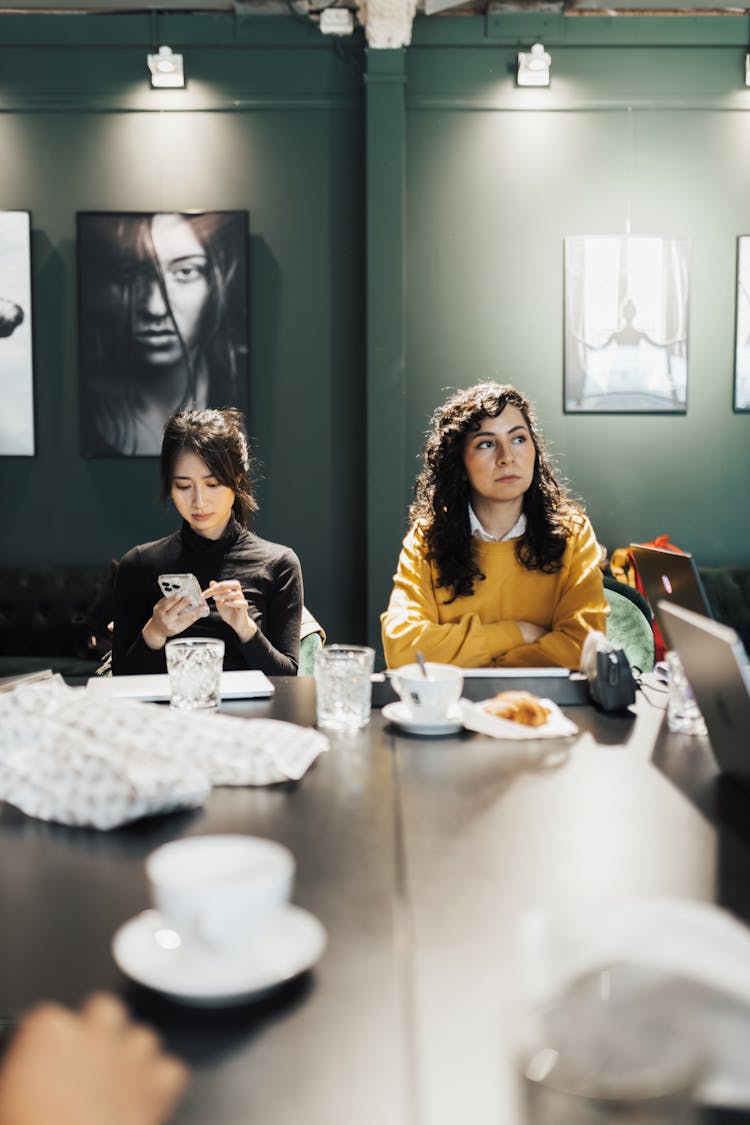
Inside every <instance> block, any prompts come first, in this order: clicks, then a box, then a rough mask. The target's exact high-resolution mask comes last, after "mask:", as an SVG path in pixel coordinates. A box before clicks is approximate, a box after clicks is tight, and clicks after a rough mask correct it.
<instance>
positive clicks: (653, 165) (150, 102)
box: [0, 13, 750, 640]
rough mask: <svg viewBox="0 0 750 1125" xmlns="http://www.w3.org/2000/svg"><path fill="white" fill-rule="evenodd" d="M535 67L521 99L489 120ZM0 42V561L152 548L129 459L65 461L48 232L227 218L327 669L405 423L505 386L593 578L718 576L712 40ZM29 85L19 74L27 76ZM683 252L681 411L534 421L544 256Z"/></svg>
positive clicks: (145, 502)
mask: <svg viewBox="0 0 750 1125" xmlns="http://www.w3.org/2000/svg"><path fill="white" fill-rule="evenodd" d="M537 36H541V37H542V38H543V39H544V41H545V44H546V46H547V47H548V49H549V50H550V51H551V52H552V56H553V82H552V86H551V88H550V89H549V90H518V89H516V88H515V85H514V81H513V73H514V60H515V54H516V51H517V50H518V48H519V47H520V46H528V45H529V44H530V43H531V42H532V41H533V39H535V38H537ZM159 39H160V40H164V41H169V42H171V43H172V44H173V45H174V46H179V47H181V48H182V49H183V51H184V54H185V57H186V66H187V69H188V75H189V84H188V88H187V90H186V91H184V92H177V91H167V92H162V93H156V92H154V91H150V90H148V88H147V85H146V81H145V75H144V54H145V50H146V48H147V47H148V46H150V45H151V44H152V43H153V41H154V32H153V27H152V21H151V20H149V19H148V17H146V16H143V17H141V16H127V17H124V16H123V17H107V16H104V17H95V16H81V17H75V16H66V17H56V18H51V17H42V16H27V17H11V16H3V17H0V207H2V208H8V209H9V208H22V209H29V210H30V211H31V212H32V226H33V258H34V262H33V265H34V285H35V308H34V314H35V349H36V352H35V367H36V401H37V449H38V453H37V456H36V457H35V458H33V459H28V458H3V459H1V460H0V488H2V498H1V499H0V505H2V509H3V519H2V524H1V526H2V532H1V534H2V543H1V544H0V561H4V562H20V561H24V560H28V561H30V562H36V561H41V560H43V559H48V560H49V561H59V562H95V561H98V560H102V561H105V560H106V559H107V558H108V557H109V556H110V555H114V554H120V553H121V552H122V551H124V550H125V549H126V548H127V547H128V546H130V545H131V544H132V543H134V542H136V541H141V540H144V539H147V538H150V537H152V536H155V535H159V534H163V533H164V532H166V531H167V530H169V529H170V527H171V526H172V525H173V519H172V517H171V515H170V514H169V513H168V511H166V510H165V509H163V508H162V507H161V506H160V505H159V503H158V502H157V500H156V492H157V486H156V464H155V462H154V461H153V460H150V459H147V460H132V461H82V460H81V459H80V458H79V456H78V452H77V450H78V433H77V399H76V396H77V383H76V379H77V372H76V307H75V247H74V229H75V228H74V223H75V212H76V210H80V209H101V210H108V209H112V210H118V209H123V210H140V209H143V210H152V209H154V210H173V209H174V210H179V209H182V208H194V207H205V208H209V209H214V208H215V209H221V208H235V207H237V208H247V209H248V210H249V211H250V228H251V238H250V275H251V276H250V284H251V290H250V305H251V307H250V319H251V336H252V355H251V403H252V409H251V418H250V430H251V432H252V433H253V434H254V435H255V437H256V447H257V451H258V453H259V455H260V457H261V459H262V461H263V463H264V475H265V479H264V480H263V482H262V485H261V501H262V512H261V517H260V521H259V530H260V531H261V533H263V534H266V535H268V536H269V537H271V538H276V539H279V540H281V541H282V542H287V543H290V544H291V545H292V546H294V547H295V548H296V549H297V551H298V552H299V554H300V557H301V558H302V562H303V567H304V572H305V578H306V586H307V596H308V602H309V604H310V606H311V608H312V609H313V610H314V611H315V612H316V613H317V614H318V615H319V616H320V617H321V619H322V620H323V621H324V623H325V624H326V626H327V628H328V631H329V636H331V638H332V639H337V640H355V639H363V638H364V636H365V634H366V632H369V635H370V637H371V638H372V637H374V636H375V635H376V620H377V613H378V611H379V610H380V609H381V608H382V607H383V605H384V602H385V600H386V598H387V594H388V590H389V587H390V579H391V574H392V571H393V567H394V565H395V560H396V554H397V550H398V544H399V540H400V537H401V534H402V531H403V527H404V518H405V508H406V504H407V502H408V499H409V495H410V490H411V485H412V480H413V477H414V472H415V469H416V457H417V454H418V451H419V448H420V445H421V440H422V434H423V431H424V428H425V425H426V420H427V418H428V416H429V414H430V412H431V411H432V409H433V408H434V406H435V405H436V404H437V403H438V402H439V401H440V400H441V399H442V398H443V397H444V394H445V391H446V389H447V388H449V387H455V386H460V385H466V384H468V383H469V382H471V381H475V380H477V379H480V378H500V379H504V380H509V381H512V382H515V383H517V384H518V385H519V386H521V387H522V388H523V389H524V390H525V391H526V392H527V393H528V394H529V395H530V396H531V397H532V398H533V399H534V400H535V402H536V403H537V406H538V408H539V412H540V415H541V419H542V422H543V426H544V429H545V432H546V434H547V437H548V439H549V441H550V444H551V445H552V448H553V451H554V453H555V454H556V456H557V458H558V460H559V462H560V464H561V467H562V469H563V471H564V473H565V475H566V476H567V477H568V479H569V480H570V482H571V485H572V487H573V489H574V490H575V491H576V492H577V493H578V494H580V495H581V496H583V497H584V499H585V500H586V502H587V505H588V508H589V511H590V513H591V516H592V518H593V520H594V523H595V526H596V528H597V531H598V533H599V535H600V538H601V539H602V540H603V542H605V543H606V544H607V545H609V546H610V547H614V546H617V545H619V544H622V543H625V542H627V541H628V540H629V539H631V538H647V537H651V536H652V535H654V534H657V533H660V532H668V533H669V534H670V535H671V536H672V538H673V539H674V541H675V542H677V543H679V544H680V545H682V546H684V547H687V548H690V549H691V550H693V552H694V553H695V555H696V556H697V558H698V560H699V562H701V563H705V564H710V563H721V562H734V563H747V562H748V559H749V558H750V521H748V519H747V516H746V515H745V504H744V498H743V497H744V491H745V488H746V485H747V482H748V476H749V470H750V415H748V414H743V415H735V414H733V413H732V406H731V404H732V366H733V346H734V340H733V334H734V286H735V254H736V238H737V236H738V235H739V234H745V233H750V144H748V141H749V140H750V114H749V113H748V110H750V90H747V89H746V88H745V87H744V84H743V77H744V68H743V64H744V54H745V49H746V42H747V21H746V19H744V18H741V17H732V16H725V17H669V18H650V19H646V18H639V17H622V18H620V19H611V18H602V17H588V18H572V17H568V18H562V17H561V16H560V15H559V14H556V13H541V14H537V15H535V16H528V15H513V14H507V13H500V14H497V15H491V16H490V17H488V18H487V19H486V20H485V19H482V18H480V17H465V16H464V17H447V18H446V17H432V18H424V17H422V18H420V19H418V20H417V22H416V24H415V29H414V37H413V43H412V45H411V47H410V48H408V49H407V50H404V51H385V52H383V51H367V50H366V49H364V48H363V40H362V37H361V34H358V36H357V37H355V39H354V40H353V41H352V42H351V43H347V44H345V45H342V44H339V43H334V42H332V41H330V40H327V39H325V38H324V37H323V36H321V35H320V34H319V32H318V31H317V29H316V28H314V27H313V26H311V25H310V24H308V23H304V22H301V21H298V20H295V19H293V18H291V17H290V18H288V19H286V18H270V17H263V18H259V17H254V18H251V17H246V18H237V19H235V18H232V17H224V16H219V17H208V16H201V17H198V16H193V17H187V16H172V17H161V23H160V29H159ZM32 64H33V65H36V64H39V65H40V66H41V70H33V69H30V67H31V66H32ZM628 219H629V221H630V225H631V231H632V233H633V234H653V235H674V236H684V237H687V238H689V239H690V243H691V301H690V328H689V333H690V335H689V348H690V351H689V384H688V412H687V414H686V415H684V416H672V417H665V416H646V415H644V416H632V415H623V416H616V415H613V416H607V415H589V416H573V415H565V414H564V413H563V410H562V308H563V275H562V260H563V238H564V237H565V235H568V234H600V233H601V234H617V233H624V231H625V224H626V222H627V220H628Z"/></svg>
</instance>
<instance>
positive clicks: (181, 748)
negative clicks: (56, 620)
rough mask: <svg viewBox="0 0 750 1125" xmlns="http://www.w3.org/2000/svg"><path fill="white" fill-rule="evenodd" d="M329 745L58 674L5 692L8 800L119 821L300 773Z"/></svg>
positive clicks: (0, 767)
mask: <svg viewBox="0 0 750 1125" xmlns="http://www.w3.org/2000/svg"><path fill="white" fill-rule="evenodd" d="M327 747H328V741H327V739H326V737H325V736H324V735H323V734H321V733H320V732H318V731H314V730H309V729H305V728H302V727H297V726H294V725H293V724H291V723H280V722H276V721H273V720H270V719H240V718H235V717H233V716H230V715H219V714H210V715H209V714H195V713H191V712H182V711H173V710H171V709H170V708H168V707H159V706H157V705H155V704H150V703H138V702H135V701H132V700H110V699H106V700H105V699H99V698H97V697H92V696H91V694H90V693H87V692H86V691H85V689H84V688H70V687H68V686H67V685H66V684H65V683H64V682H63V681H62V679H61V678H60V677H59V676H58V677H53V679H51V680H47V681H44V682H43V683H37V684H29V685H22V686H19V687H18V688H16V689H15V690H14V691H13V692H9V693H7V694H5V695H3V696H0V800H5V801H7V802H8V803H9V804H13V805H15V806H16V807H17V808H19V809H21V810H22V811H23V812H25V813H27V814H28V815H30V816H37V817H40V818H41V819H44V820H52V821H57V822H58V823H61V824H72V825H81V826H88V827H95V828H114V827H116V826H117V825H119V824H125V823H127V822H128V821H130V820H135V819H137V818H139V817H142V816H148V815H152V814H154V813H159V812H169V811H172V810H174V809H179V808H193V807H196V806H197V805H200V804H202V803H203V802H204V801H205V799H206V797H207V795H208V793H209V791H210V788H211V786H212V785H269V784H272V783H274V782H279V781H287V780H289V779H292V780H297V779H298V778H300V777H301V776H302V775H303V774H304V773H305V771H306V770H307V769H308V768H309V766H310V765H311V764H312V762H313V761H314V760H315V758H316V757H317V756H318V754H319V753H321V751H323V750H325V749H327Z"/></svg>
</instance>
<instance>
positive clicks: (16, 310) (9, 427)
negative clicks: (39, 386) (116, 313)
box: [0, 211, 36, 457]
mask: <svg viewBox="0 0 750 1125" xmlns="http://www.w3.org/2000/svg"><path fill="white" fill-rule="evenodd" d="M35 451H36V450H35V440H34V359H33V333H32V308H31V212H29V211H0V456H3V457H33V456H34V454H35Z"/></svg>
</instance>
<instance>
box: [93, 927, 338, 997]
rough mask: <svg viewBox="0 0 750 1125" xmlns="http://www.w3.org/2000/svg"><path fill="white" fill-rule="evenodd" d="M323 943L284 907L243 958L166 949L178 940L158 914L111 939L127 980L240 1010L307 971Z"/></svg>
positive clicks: (322, 935)
mask: <svg viewBox="0 0 750 1125" xmlns="http://www.w3.org/2000/svg"><path fill="white" fill-rule="evenodd" d="M327 940H328V938H327V934H326V931H325V929H324V928H323V926H322V925H321V923H320V922H319V921H318V919H317V918H316V917H315V916H314V915H313V914H310V913H309V912H308V911H307V910H302V909H301V908H300V907H299V906H287V907H286V909H285V910H283V911H282V913H281V914H280V915H279V919H278V922H275V923H274V925H273V927H272V929H271V930H269V932H268V933H267V934H265V935H264V936H263V939H262V940H261V941H260V942H258V944H257V945H254V946H253V947H252V949H251V950H249V951H248V952H247V953H243V954H236V953H233V954H231V955H219V956H215V957H214V956H212V955H210V954H205V953H198V952H192V951H190V950H188V949H184V948H182V947H181V946H180V945H179V944H177V947H176V948H174V947H172V948H169V946H170V945H172V943H174V942H175V941H176V942H178V943H179V936H178V935H177V934H176V933H175V931H174V930H172V929H171V928H170V927H169V926H168V924H167V922H166V921H165V920H164V918H163V917H162V915H161V914H159V912H158V911H156V910H144V911H143V913H142V914H137V915H136V916H135V918H131V919H130V921H128V922H126V923H125V924H124V925H123V926H121V927H120V929H119V930H118V931H117V933H116V934H115V936H114V937H113V938H112V955H113V957H114V959H115V962H116V964H117V966H118V968H120V969H121V970H122V972H123V973H125V975H126V976H128V977H130V978H131V979H132V980H134V981H137V982H138V984H145V985H146V986H147V987H148V988H154V989H156V990H157V991H158V992H165V993H166V994H167V995H168V996H171V997H172V999H174V1000H179V1001H180V1002H181V1003H183V1004H201V1005H213V1004H240V1003H243V1002H244V1001H246V1000H251V999H257V998H258V997H259V996H260V995H261V994H262V993H264V992H267V991H268V990H269V989H272V988H276V987H277V986H278V985H280V984H283V983H284V982H285V981H288V980H291V979H292V978H293V977H296V976H297V975H298V974H299V973H302V972H304V971H305V969H309V968H310V967H311V965H314V964H315V962H316V961H317V960H318V958H319V957H320V955H321V954H322V952H323V950H324V949H325V947H326V942H327Z"/></svg>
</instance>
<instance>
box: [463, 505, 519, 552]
mask: <svg viewBox="0 0 750 1125" xmlns="http://www.w3.org/2000/svg"><path fill="white" fill-rule="evenodd" d="M469 528H470V530H471V534H472V535H473V536H474V538H475V539H483V540H484V541H485V543H498V542H500V543H504V542H505V541H506V539H518V538H519V536H521V535H523V533H524V531H525V530H526V515H525V513H524V512H521V514H520V516H519V517H518V519H517V520H516V522H515V523H514V524H513V527H512V528H511V529H510V531H509V532H508V534H507V535H503V537H502V539H500V540H498V539H497V537H496V536H495V535H488V533H487V532H486V531H485V530H484V528H483V527H482V525H481V523H480V522H479V517H478V516H477V514H476V512H475V511H474V509H473V508H472V506H471V504H469Z"/></svg>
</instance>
